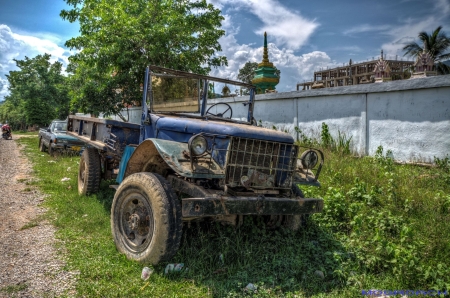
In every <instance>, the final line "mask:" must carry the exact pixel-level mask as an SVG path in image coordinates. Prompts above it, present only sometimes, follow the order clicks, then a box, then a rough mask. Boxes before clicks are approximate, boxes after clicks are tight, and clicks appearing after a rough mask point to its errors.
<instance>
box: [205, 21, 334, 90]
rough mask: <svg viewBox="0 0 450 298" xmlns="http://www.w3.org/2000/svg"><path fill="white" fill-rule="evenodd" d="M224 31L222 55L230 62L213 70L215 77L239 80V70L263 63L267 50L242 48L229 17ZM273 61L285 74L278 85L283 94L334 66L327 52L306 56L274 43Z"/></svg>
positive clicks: (271, 45)
mask: <svg viewBox="0 0 450 298" xmlns="http://www.w3.org/2000/svg"><path fill="white" fill-rule="evenodd" d="M225 18H226V20H225V22H224V23H223V28H224V29H225V31H226V34H225V36H223V37H221V38H220V39H219V42H220V44H221V45H222V49H223V51H222V52H221V53H219V54H220V55H224V56H226V57H227V58H228V67H220V68H216V69H213V70H212V72H211V75H213V76H218V77H223V78H229V79H237V75H238V73H239V69H240V68H242V67H243V66H244V64H245V63H246V62H247V61H250V62H261V60H262V55H263V48H262V47H261V46H259V45H253V44H239V43H238V42H237V40H236V37H235V35H236V34H237V33H238V29H237V28H235V27H233V25H232V22H229V16H228V15H225ZM268 49H269V60H270V61H271V62H273V63H274V65H275V66H276V67H277V68H278V69H279V70H280V71H281V79H280V83H279V84H278V85H277V87H276V88H277V90H279V91H293V90H296V85H297V83H299V82H303V81H305V80H310V79H311V78H312V77H313V73H314V70H317V69H318V68H320V67H326V66H332V65H334V62H333V61H331V59H330V57H329V56H328V55H327V54H326V53H325V52H320V51H313V52H311V53H306V54H303V55H297V54H295V52H294V50H292V49H289V48H282V49H280V48H278V47H277V46H276V45H275V44H274V43H270V42H269V44H268Z"/></svg>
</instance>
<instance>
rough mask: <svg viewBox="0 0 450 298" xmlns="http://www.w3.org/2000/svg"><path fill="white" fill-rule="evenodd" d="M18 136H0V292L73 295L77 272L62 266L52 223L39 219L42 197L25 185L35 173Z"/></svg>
mask: <svg viewBox="0 0 450 298" xmlns="http://www.w3.org/2000/svg"><path fill="white" fill-rule="evenodd" d="M18 137H19V136H17V135H13V140H4V139H0V297H59V296H60V295H67V296H69V297H72V296H76V292H75V281H76V277H77V274H76V273H73V272H67V271H65V270H64V261H63V252H62V251H58V249H57V248H56V246H55V244H56V243H57V240H56V239H55V228H54V227H53V226H52V225H51V224H50V223H49V222H48V221H46V220H43V215H44V214H45V212H46V210H45V209H44V208H42V207H40V204H41V203H42V202H43V201H44V200H45V197H44V195H43V194H41V193H40V192H39V191H38V189H37V188H36V187H34V186H32V185H28V183H29V182H30V181H33V179H36V178H35V177H33V172H32V167H31V163H30V162H29V161H28V160H27V158H26V157H25V156H24V154H23V153H22V152H21V150H20V146H18V144H17V142H16V141H15V139H17V138H18ZM23 137H29V136H23ZM33 137H35V136H33ZM36 146H37V138H36ZM27 182H28V183H27Z"/></svg>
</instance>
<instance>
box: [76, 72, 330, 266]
mask: <svg viewBox="0 0 450 298" xmlns="http://www.w3.org/2000/svg"><path fill="white" fill-rule="evenodd" d="M213 82H215V84H225V85H228V86H229V85H235V86H238V87H240V88H246V90H248V92H249V94H250V95H249V96H248V101H247V100H245V101H244V102H242V103H240V104H238V107H239V108H241V109H245V117H241V118H240V119H236V118H235V117H234V118H233V117H232V115H233V109H232V108H231V106H230V105H229V104H227V103H224V102H221V101H220V100H217V99H216V100H215V101H214V102H215V103H214V104H208V102H209V98H210V97H215V96H216V94H215V93H214V88H211V86H214V85H212V84H213ZM143 85H144V86H143V89H144V90H143V99H142V103H141V106H142V116H141V124H133V123H126V122H121V121H115V120H108V119H101V118H93V117H83V116H75V115H71V116H69V118H68V134H70V135H72V136H75V137H77V138H78V139H80V140H81V141H83V142H85V143H86V144H87V145H88V148H86V150H85V151H84V152H83V154H82V156H81V160H80V166H79V172H78V190H79V193H80V194H90V193H95V192H97V191H98V190H99V187H100V180H101V179H107V180H109V179H116V182H117V183H116V184H114V185H113V186H112V187H114V188H116V192H115V196H114V199H113V202H112V209H111V228H112V232H113V235H114V241H115V244H116V246H117V248H118V250H119V251H120V252H122V253H125V254H126V255H127V257H128V258H130V259H133V260H137V261H140V262H147V263H152V264H157V263H158V262H160V261H163V260H168V259H170V258H171V257H172V256H173V255H174V254H175V253H176V251H177V249H178V246H179V244H180V239H181V233H182V226H183V223H184V222H191V221H196V220H204V219H213V220H217V221H223V222H226V223H229V224H233V225H239V224H240V223H242V219H243V217H244V216H261V217H263V219H264V221H265V222H266V224H267V225H271V226H277V225H284V226H286V227H288V228H291V229H294V230H295V229H298V228H299V227H300V225H301V221H302V215H304V214H310V213H314V212H320V211H321V210H322V209H323V201H322V199H317V198H304V196H303V194H302V192H301V190H300V189H299V187H298V186H299V185H300V186H301V185H315V186H318V185H319V182H318V180H317V178H318V176H319V174H320V171H321V168H322V165H323V154H322V152H321V151H320V150H317V149H314V148H305V147H301V146H299V145H296V144H295V142H294V139H293V138H292V136H291V135H290V134H287V133H284V132H280V131H275V130H273V129H267V128H263V127H259V126H257V123H256V121H255V118H254V117H253V109H254V105H255V87H254V86H252V85H249V84H245V83H242V82H236V81H231V80H226V79H221V78H215V77H209V76H203V75H198V74H193V73H188V72H181V71H176V70H171V69H166V68H162V67H157V66H149V67H148V68H147V70H146V74H145V82H144V84H143ZM216 86H218V85H216ZM246 98H247V97H246ZM235 108H236V107H235ZM241 114H242V113H241Z"/></svg>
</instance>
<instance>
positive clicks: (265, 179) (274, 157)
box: [225, 138, 298, 189]
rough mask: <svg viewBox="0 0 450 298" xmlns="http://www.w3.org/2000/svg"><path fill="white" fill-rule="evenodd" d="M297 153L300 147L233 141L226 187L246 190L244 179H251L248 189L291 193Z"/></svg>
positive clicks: (240, 139) (234, 139)
mask: <svg viewBox="0 0 450 298" xmlns="http://www.w3.org/2000/svg"><path fill="white" fill-rule="evenodd" d="M297 151H298V149H297V146H295V145H293V144H284V143H278V142H271V141H264V140H254V139H244V138H232V139H231V142H230V146H229V156H228V161H227V165H226V170H225V173H226V176H225V177H226V180H225V184H226V185H229V186H231V187H236V186H244V185H243V183H242V182H241V179H243V178H242V177H243V176H244V177H245V178H246V179H250V182H249V185H247V186H249V187H251V188H265V189H288V188H290V183H289V182H290V179H291V178H292V173H293V171H294V169H295V168H294V167H295V162H296V158H295V157H296V153H297ZM255 177H257V178H255ZM254 180H256V181H254Z"/></svg>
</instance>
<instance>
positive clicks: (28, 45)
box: [0, 24, 70, 101]
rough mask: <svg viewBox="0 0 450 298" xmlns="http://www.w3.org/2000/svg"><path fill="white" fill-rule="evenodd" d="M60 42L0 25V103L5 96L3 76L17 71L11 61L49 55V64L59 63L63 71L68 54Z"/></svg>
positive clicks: (4, 78) (5, 88)
mask: <svg viewBox="0 0 450 298" xmlns="http://www.w3.org/2000/svg"><path fill="white" fill-rule="evenodd" d="M59 42H61V40H60V39H59V38H58V37H57V36H55V35H50V34H45V33H33V35H31V34H30V33H17V32H13V31H12V30H11V28H9V27H8V26H7V25H4V24H0V101H3V99H4V97H5V96H6V95H7V80H6V77H5V75H6V74H9V72H10V71H11V70H17V67H16V63H15V62H14V61H13V59H17V60H23V59H25V56H27V57H28V58H34V57H35V56H37V55H40V54H45V53H47V54H50V55H51V60H50V61H51V62H52V63H53V62H55V61H60V62H61V63H63V66H64V69H65V67H66V66H67V63H68V57H69V56H70V52H69V51H68V50H67V49H65V48H63V47H61V46H59V45H58V43H59Z"/></svg>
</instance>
